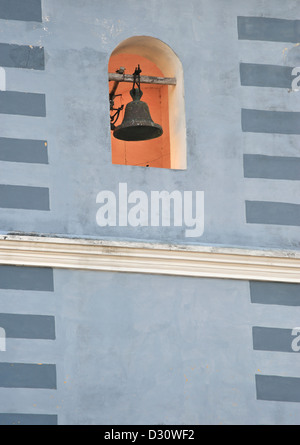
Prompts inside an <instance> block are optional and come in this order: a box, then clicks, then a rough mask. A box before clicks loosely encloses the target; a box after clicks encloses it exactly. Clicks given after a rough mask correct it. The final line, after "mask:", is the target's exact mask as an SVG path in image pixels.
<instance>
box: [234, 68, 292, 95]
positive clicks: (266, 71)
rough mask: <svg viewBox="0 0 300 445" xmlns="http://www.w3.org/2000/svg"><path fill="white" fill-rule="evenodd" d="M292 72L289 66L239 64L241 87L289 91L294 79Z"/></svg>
mask: <svg viewBox="0 0 300 445" xmlns="http://www.w3.org/2000/svg"><path fill="white" fill-rule="evenodd" d="M292 71H293V67H289V66H280V65H263V64H258V63H241V64H240V80H241V85H242V86H254V87H269V88H287V89H290V88H291V85H292V81H293V78H294V76H293V75H292Z"/></svg>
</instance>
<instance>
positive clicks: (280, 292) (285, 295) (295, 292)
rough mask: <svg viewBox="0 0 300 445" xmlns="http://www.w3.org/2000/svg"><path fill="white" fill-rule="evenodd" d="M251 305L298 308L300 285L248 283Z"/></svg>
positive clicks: (299, 304) (299, 303)
mask: <svg viewBox="0 0 300 445" xmlns="http://www.w3.org/2000/svg"><path fill="white" fill-rule="evenodd" d="M249 287H250V298H251V303H257V304H276V305H284V306H300V284H294V283H279V282H274V283H271V282H270V283H268V282H263V281H250V282H249Z"/></svg>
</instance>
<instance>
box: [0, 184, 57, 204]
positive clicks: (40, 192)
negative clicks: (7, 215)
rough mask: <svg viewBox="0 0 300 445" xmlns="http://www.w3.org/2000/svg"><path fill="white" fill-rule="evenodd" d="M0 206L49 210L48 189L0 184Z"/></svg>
mask: <svg viewBox="0 0 300 445" xmlns="http://www.w3.org/2000/svg"><path fill="white" fill-rule="evenodd" d="M0 207H2V208H6V209H8V208H9V209H25V210H50V209H49V189H48V188H46V187H28V186H21V185H4V184H1V185H0Z"/></svg>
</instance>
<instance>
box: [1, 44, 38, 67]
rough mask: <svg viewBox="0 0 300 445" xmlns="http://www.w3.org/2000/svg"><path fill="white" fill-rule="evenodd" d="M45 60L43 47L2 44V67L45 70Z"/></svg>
mask: <svg viewBox="0 0 300 445" xmlns="http://www.w3.org/2000/svg"><path fill="white" fill-rule="evenodd" d="M44 59H45V57H44V48H43V47H40V46H31V45H15V44H9V43H0V66H3V67H8V68H27V69H34V70H44V69H45V60H44Z"/></svg>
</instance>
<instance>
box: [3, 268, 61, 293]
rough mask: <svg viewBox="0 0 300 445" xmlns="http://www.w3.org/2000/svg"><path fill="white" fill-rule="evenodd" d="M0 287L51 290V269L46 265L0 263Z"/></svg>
mask: <svg viewBox="0 0 300 445" xmlns="http://www.w3.org/2000/svg"><path fill="white" fill-rule="evenodd" d="M0 289H16V290H32V291H46V292H53V290H54V282H53V270H52V269H51V268H47V267H23V266H9V265H1V266H0Z"/></svg>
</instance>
